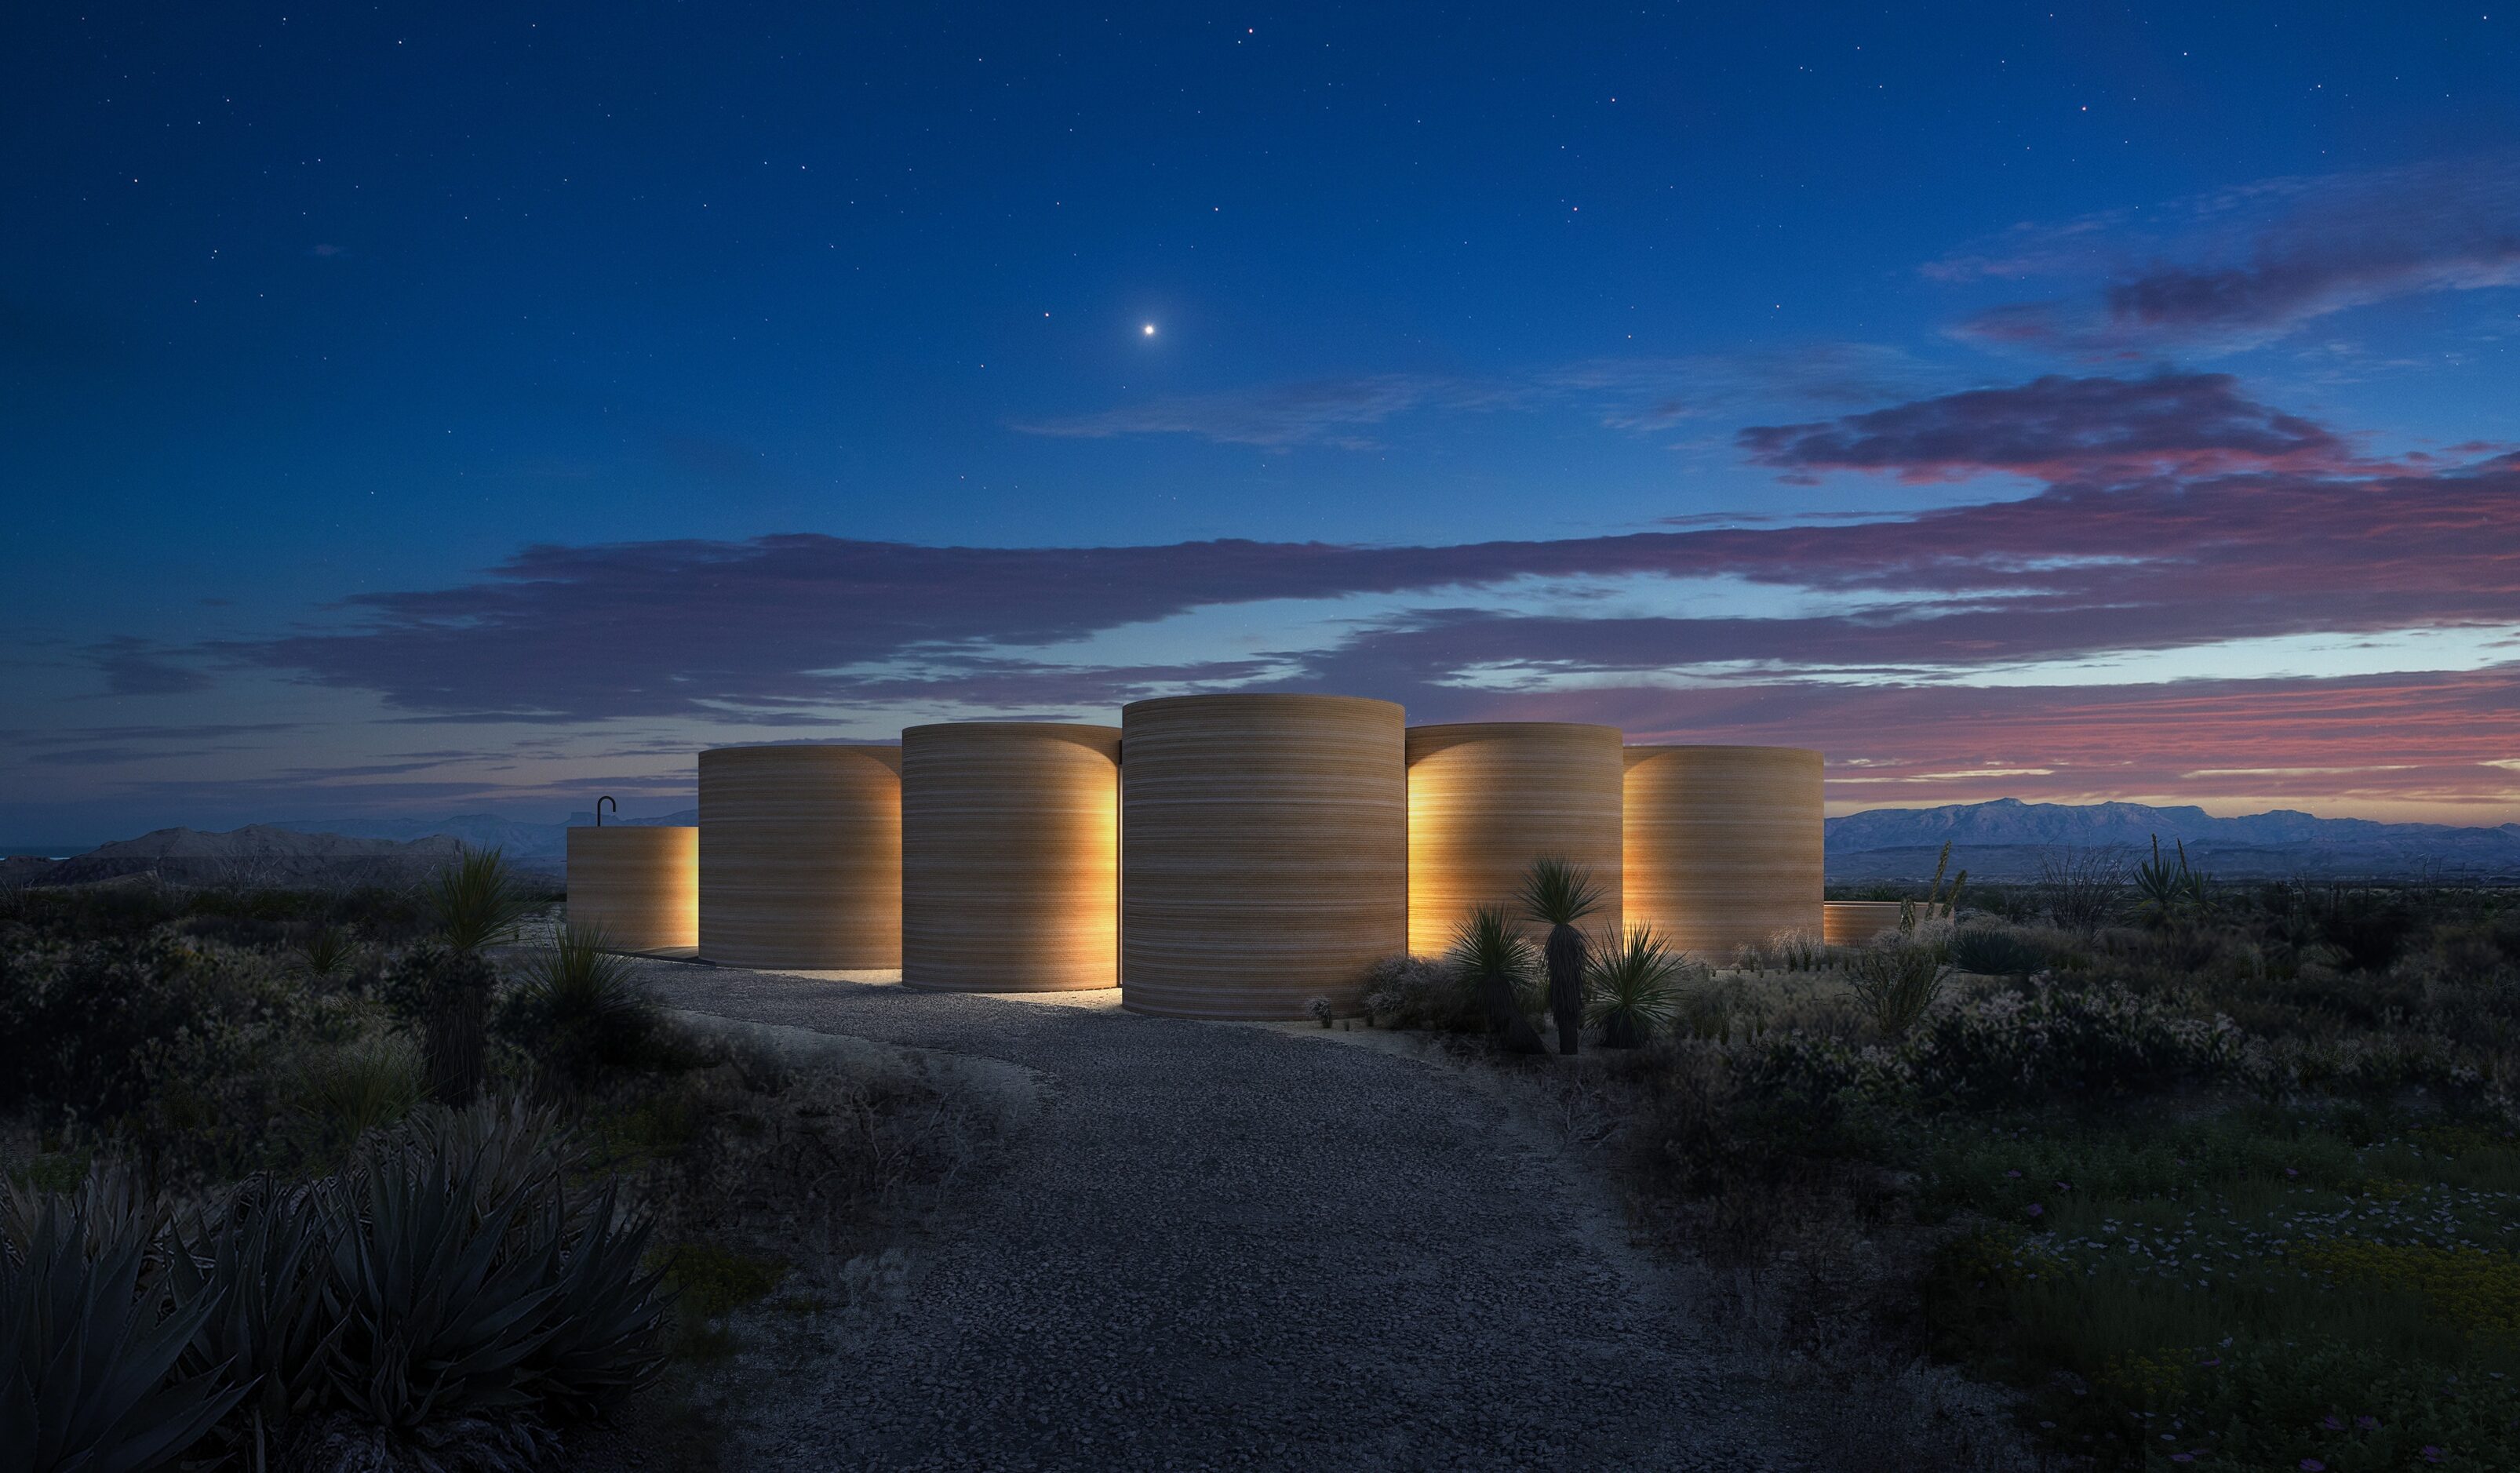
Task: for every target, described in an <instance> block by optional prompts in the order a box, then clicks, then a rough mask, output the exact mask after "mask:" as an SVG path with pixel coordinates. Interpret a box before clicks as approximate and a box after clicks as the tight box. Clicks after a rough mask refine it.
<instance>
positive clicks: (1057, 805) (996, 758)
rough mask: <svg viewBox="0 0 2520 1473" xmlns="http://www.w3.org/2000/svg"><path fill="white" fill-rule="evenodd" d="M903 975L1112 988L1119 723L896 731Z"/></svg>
mask: <svg viewBox="0 0 2520 1473" xmlns="http://www.w3.org/2000/svg"><path fill="white" fill-rule="evenodd" d="M901 979H902V980H903V981H904V982H907V983H909V984H910V985H911V986H913V987H927V988H935V989H938V990H941V991H952V992H1070V991H1075V990H1078V989H1081V988H1089V987H1116V986H1118V985H1119V983H1120V730H1119V728H1117V727H1093V726H1061V725H1055V724H1053V723H1049V722H1028V721H965V722H948V723H943V724H940V725H936V726H920V727H912V728H910V729H909V730H908V731H905V732H903V733H902V734H901Z"/></svg>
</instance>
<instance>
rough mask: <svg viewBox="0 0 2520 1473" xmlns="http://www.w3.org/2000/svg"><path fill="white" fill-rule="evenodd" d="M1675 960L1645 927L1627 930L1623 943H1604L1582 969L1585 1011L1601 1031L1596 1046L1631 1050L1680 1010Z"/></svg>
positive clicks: (1608, 940)
mask: <svg viewBox="0 0 2520 1473" xmlns="http://www.w3.org/2000/svg"><path fill="white" fill-rule="evenodd" d="M1680 967H1681V960H1680V958H1678V957H1676V956H1674V955H1672V953H1671V950H1670V948H1668V947H1666V946H1664V945H1663V940H1662V938H1661V937H1660V936H1657V935H1655V934H1654V929H1653V927H1652V926H1650V925H1642V924H1641V925H1632V926H1630V927H1628V934H1627V935H1626V936H1625V937H1623V938H1618V939H1609V938H1604V940H1603V942H1602V944H1601V945H1600V946H1598V948H1597V949H1596V950H1595V951H1594V953H1593V957H1592V960H1591V962H1590V964H1589V965H1588V966H1587V967H1586V968H1585V973H1586V975H1585V980H1586V981H1587V982H1588V983H1589V984H1590V985H1591V989H1592V994H1593V996H1592V1000H1591V1006H1590V1008H1589V1009H1588V1012H1589V1015H1590V1018H1591V1020H1592V1021H1593V1022H1596V1023H1598V1024H1599V1025H1600V1026H1601V1042H1602V1044H1603V1045H1605V1046H1607V1047H1609V1048H1612V1049H1636V1048H1640V1047H1642V1046H1643V1044H1644V1042H1645V1041H1646V1040H1647V1039H1649V1038H1651V1037H1652V1036H1653V1034H1654V1032H1655V1030H1657V1029H1660V1028H1664V1027H1667V1026H1669V1024H1670V1023H1671V1020H1672V1017H1673V1015H1674V1014H1675V1013H1677V1012H1678V1011H1679V1009H1680Z"/></svg>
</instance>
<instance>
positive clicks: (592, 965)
mask: <svg viewBox="0 0 2520 1473" xmlns="http://www.w3.org/2000/svg"><path fill="white" fill-rule="evenodd" d="M498 1025H499V1030H500V1032H501V1033H503V1034H505V1035H506V1036H507V1037H508V1038H509V1039H511V1040H512V1041H514V1042H515V1043H516V1044H517V1046H518V1047H519V1048H521V1049H524V1050H525V1052H526V1053H527V1054H528V1055H529V1056H531V1057H532V1058H533V1059H534V1060H535V1061H536V1063H537V1064H538V1065H539V1066H541V1067H543V1068H544V1069H546V1070H548V1071H549V1075H550V1077H551V1078H552V1079H554V1080H556V1081H558V1082H562V1083H566V1084H570V1085H578V1086H582V1085H584V1084H585V1083H586V1082H587V1081H589V1080H591V1079H593V1078H594V1077H595V1076H596V1075H597V1074H598V1073H600V1072H602V1071H603V1070H606V1069H617V1068H624V1067H636V1066H639V1065H642V1064H645V1063H647V1062H648V1061H649V1060H650V1059H651V1058H652V1056H653V1055H654V1053H655V1051H656V1044H657V1038H658V1014H657V1011H656V1004H654V1002H653V1001H652V1000H651V999H650V998H649V996H648V992H647V989H646V988H645V987H643V986H642V985H641V984H640V982H639V980H638V977H637V974H636V973H635V972H633V971H632V970H631V967H630V963H629V961H628V960H627V959H625V958H623V957H621V956H619V955H617V954H615V953H612V952H608V951H607V950H605V948H604V944H603V938H602V937H601V936H600V935H597V934H596V933H594V932H591V931H587V930H583V929H580V928H578V927H575V926H568V927H563V928H562V930H561V931H560V932H559V933H558V934H557V935H556V936H554V937H553V939H552V942H551V944H550V945H548V946H546V947H544V948H542V949H541V950H540V951H539V952H538V953H536V954H535V956H534V957H533V959H532V960H530V961H528V962H527V963H526V965H525V971H524V975H523V977H522V979H521V980H520V981H519V982H518V984H517V987H516V988H514V989H513V990H511V991H510V992H509V993H508V995H507V996H506V997H505V998H503V999H502V1000H501V1001H500V1004H499V1013H498Z"/></svg>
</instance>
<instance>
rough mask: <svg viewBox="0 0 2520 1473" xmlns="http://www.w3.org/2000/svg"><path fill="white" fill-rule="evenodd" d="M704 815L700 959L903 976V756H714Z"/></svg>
mask: <svg viewBox="0 0 2520 1473" xmlns="http://www.w3.org/2000/svg"><path fill="white" fill-rule="evenodd" d="M699 812H700V824H699V830H700V839H699V854H700V883H699V897H700V900H699V952H700V956H701V957H703V958H705V959H706V960H711V961H724V962H729V963H732V964H734V965H738V966H762V967H790V968H799V969H807V970H826V969H828V970H855V969H868V970H880V969H889V968H892V967H897V966H899V965H901V748H900V747H898V746H839V745H817V746H726V747H713V748H711V749H709V750H707V751H704V752H702V753H700V756H699Z"/></svg>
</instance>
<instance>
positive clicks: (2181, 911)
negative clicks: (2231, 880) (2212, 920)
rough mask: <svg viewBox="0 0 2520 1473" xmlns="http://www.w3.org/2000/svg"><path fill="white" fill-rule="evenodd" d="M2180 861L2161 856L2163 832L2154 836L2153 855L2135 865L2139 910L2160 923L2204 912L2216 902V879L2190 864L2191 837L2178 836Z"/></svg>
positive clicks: (2153, 921) (2141, 913) (2146, 919)
mask: <svg viewBox="0 0 2520 1473" xmlns="http://www.w3.org/2000/svg"><path fill="white" fill-rule="evenodd" d="M2173 842H2175V843H2176V844H2177V846H2178V855H2179V863H2178V864H2176V865H2172V864H2171V863H2169V862H2168V861H2166V860H2164V859H2163V858H2162V857H2161V835H2160V834H2157V833H2156V834H2154V835H2153V836H2152V858H2151V859H2150V860H2149V861H2147V862H2145V863H2143V864H2140V865H2138V866H2136V868H2135V893H2136V914H2137V915H2140V916H2141V917H2142V918H2143V919H2144V920H2145V921H2146V922H2148V923H2149V924H2151V925H2154V926H2156V927H2158V926H2167V925H2172V924H2175V923H2177V922H2179V921H2182V920H2185V919H2189V918H2192V917H2195V916H2201V915H2204V914H2205V913H2206V912H2207V911H2209V910H2210V909H2212V906H2213V888H2212V881H2211V880H2209V879H2208V878H2207V877H2206V876H2205V875H2204V873H2203V872H2201V871H2199V870H2193V869H2190V868H2189V867H2188V864H2187V841H2186V840H2184V839H2179V840H2174V841H2173Z"/></svg>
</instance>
